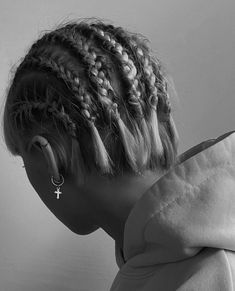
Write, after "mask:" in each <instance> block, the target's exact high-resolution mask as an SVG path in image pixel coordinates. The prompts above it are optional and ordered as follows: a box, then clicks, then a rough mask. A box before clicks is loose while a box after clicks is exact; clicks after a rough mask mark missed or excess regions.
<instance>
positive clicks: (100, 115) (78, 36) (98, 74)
mask: <svg viewBox="0 0 235 291" xmlns="http://www.w3.org/2000/svg"><path fill="white" fill-rule="evenodd" d="M3 126H4V137H5V141H6V144H7V147H8V149H9V150H10V152H11V153H12V154H13V155H20V146H19V143H22V142H23V146H24V148H25V149H27V150H28V148H27V145H28V143H27V142H28V141H30V139H31V138H32V137H33V135H35V134H41V135H43V136H45V137H46V138H48V140H49V142H51V143H52V146H53V150H54V152H55V156H56V159H57V162H58V165H59V169H60V171H61V173H63V174H64V175H66V173H68V172H69V171H72V172H73V173H79V174H80V175H82V174H83V173H84V172H89V171H91V170H92V169H93V168H94V167H95V168H96V169H97V170H98V171H100V173H102V174H103V175H107V176H110V175H111V176H115V175H119V174H122V173H124V172H126V171H129V172H130V171H131V172H133V173H140V172H142V171H144V170H147V169H151V170H154V169H157V168H163V169H169V168H170V167H171V166H172V165H173V164H174V162H175V158H176V155H177V145H178V134H177V130H176V127H175V124H174V121H173V118H172V113H171V105H170V99H169V93H168V90H167V78H166V76H165V75H164V73H163V70H162V66H161V64H160V61H159V60H155V59H154V58H153V57H152V56H151V53H150V49H149V47H148V45H147V44H146V42H145V41H144V40H143V39H142V38H141V37H140V36H139V35H137V34H131V33H129V32H127V31H125V30H124V29H123V28H121V27H114V26H113V25H110V24H104V23H103V22H101V21H90V22H85V21H84V22H83V21H82V22H76V21H72V22H69V23H67V24H65V25H62V26H60V27H57V28H56V29H55V30H53V31H50V32H47V33H45V34H44V35H43V36H42V37H41V38H39V39H38V40H37V41H36V42H35V43H34V44H33V45H32V46H31V47H30V49H29V50H28V52H27V54H26V55H25V57H24V58H23V59H22V60H21V63H20V64H19V66H18V67H17V68H16V71H15V72H14V76H13V78H12V81H11V84H10V86H9V90H8V92H7V98H6V103H5V110H4V122H3ZM55 129H56V130H55Z"/></svg>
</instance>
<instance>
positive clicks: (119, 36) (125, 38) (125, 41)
mask: <svg viewBox="0 0 235 291" xmlns="http://www.w3.org/2000/svg"><path fill="white" fill-rule="evenodd" d="M96 26H98V27H99V29H103V30H105V31H106V33H107V32H110V33H112V34H113V35H114V36H115V39H116V40H117V41H118V42H119V43H120V44H121V45H122V46H124V47H125V48H126V49H127V51H128V52H130V54H131V56H132V58H133V60H134V61H135V64H136V67H137V76H136V78H138V79H139V81H141V82H139V85H140V89H141V95H140V96H139V98H137V99H136V98H132V100H131V101H129V104H132V105H133V106H135V107H136V108H137V110H136V111H139V112H140V115H142V116H143V109H144V110H145V112H146V113H147V110H146V109H148V107H150V109H151V106H149V105H148V104H147V105H148V107H147V106H146V105H145V98H146V96H148V95H149V93H151V89H150V90H148V91H150V92H148V91H147V90H146V89H148V88H146V83H147V85H148V84H149V83H150V82H151V81H150V82H149V78H150V79H151V80H152V82H154V81H155V76H154V74H153V75H152V76H149V72H150V71H151V70H150V69H149V68H148V70H146V67H145V64H146V61H144V62H143V60H142V56H141V58H140V56H139V54H138V53H139V51H138V49H139V48H138V45H137V43H136V42H135V41H134V40H133V38H134V37H133V36H130V35H128V34H127V32H125V31H124V30H123V29H122V28H121V27H117V28H116V27H114V26H113V25H105V24H103V23H99V24H98V25H96ZM143 46H144V45H143ZM144 48H145V50H148V49H147V47H146V46H144ZM143 55H144V54H143ZM143 68H144V69H143ZM146 71H147V74H146ZM152 85H154V84H152ZM149 87H150V86H149ZM146 91H147V92H146ZM150 105H151V104H150ZM146 115H148V114H146ZM141 123H142V124H140V127H141V128H142V135H143V136H144V138H143V140H144V141H145V152H146V156H145V159H144V156H143V155H142V157H143V159H144V161H143V163H144V164H145V163H146V161H147V160H148V158H149V156H150V154H151V150H150V148H149V146H148V145H149V144H150V143H151V138H152V139H153V142H152V144H153V146H152V148H153V149H152V151H153V153H154V152H156V154H155V155H156V156H158V155H161V154H162V151H163V150H161V149H162V144H161V140H160V136H159V133H158V131H157V133H155V134H152V135H151V136H150V133H149V129H148V127H147V124H146V122H145V119H144V120H143V119H142V120H141ZM157 129H158V128H157ZM155 136H156V137H157V138H156V137H155ZM154 137H155V139H154ZM154 141H155V143H154Z"/></svg>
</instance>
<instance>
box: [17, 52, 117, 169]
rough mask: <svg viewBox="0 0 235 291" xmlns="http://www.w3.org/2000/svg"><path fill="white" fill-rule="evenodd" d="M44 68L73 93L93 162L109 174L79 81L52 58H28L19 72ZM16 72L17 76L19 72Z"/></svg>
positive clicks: (82, 87) (102, 146)
mask: <svg viewBox="0 0 235 291" xmlns="http://www.w3.org/2000/svg"><path fill="white" fill-rule="evenodd" d="M28 67H30V68H32V67H36V68H42V69H43V68H46V69H47V70H48V69H49V70H50V71H51V72H52V73H54V74H55V75H56V76H57V77H58V78H60V79H61V80H63V81H64V82H65V84H66V85H67V86H68V87H69V88H70V90H71V91H72V92H73V95H74V97H75V99H76V101H77V102H78V103H79V104H80V106H79V107H80V108H79V107H78V108H79V109H80V112H81V114H82V115H83V117H84V120H85V121H86V122H87V124H88V126H89V128H90V129H91V135H92V138H93V142H94V151H95V161H96V164H98V165H99V167H100V169H101V171H102V172H103V173H111V172H112V169H111V163H112V161H111V158H110V157H109V155H108V153H107V151H106V149H105V147H104V144H103V142H102V140H101V137H100V135H99V133H98V130H97V128H96V126H95V125H94V122H95V119H96V117H95V116H93V115H92V114H91V108H90V104H89V102H90V100H91V97H90V95H89V93H88V92H87V91H86V90H85V88H84V86H82V84H81V81H80V79H79V78H78V76H77V75H75V74H74V73H73V72H71V71H70V70H67V69H66V68H65V67H64V66H63V65H61V64H57V62H56V61H54V60H53V59H52V58H50V59H48V58H45V57H41V56H38V57H36V56H31V57H30V56H28V57H27V59H26V60H25V61H24V64H22V65H21V68H20V71H22V70H23V69H25V68H28ZM20 71H19V70H18V71H17V74H19V72H20Z"/></svg>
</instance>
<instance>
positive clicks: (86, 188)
mask: <svg viewBox="0 0 235 291" xmlns="http://www.w3.org/2000/svg"><path fill="white" fill-rule="evenodd" d="M21 157H22V159H23V162H24V165H25V170H26V173H27V176H28V179H29V181H30V183H31V184H32V186H33V188H34V189H35V191H36V192H37V194H38V195H39V197H40V198H41V200H42V201H43V202H44V204H45V205H46V206H47V207H48V208H49V210H50V211H51V212H52V213H53V214H54V215H55V216H56V217H57V218H58V219H59V220H60V221H61V222H62V223H63V224H64V225H66V226H67V227H68V228H69V229H70V230H71V231H73V232H75V233H77V234H79V235H85V234H89V233H92V232H93V231H95V230H97V229H98V228H100V227H101V228H102V229H103V230H104V231H105V232H106V233H107V234H108V235H110V236H111V237H112V238H113V239H114V240H115V241H116V243H117V244H118V245H119V246H120V247H121V248H122V247H123V235H124V228H125V222H126V220H127V218H128V215H129V214H130V211H131V209H132V208H133V206H134V204H135V203H136V202H137V200H138V199H139V198H140V197H141V196H142V195H143V194H144V193H145V192H146V190H147V189H149V188H150V187H151V186H152V185H153V184H154V183H155V182H156V181H157V180H158V179H159V177H160V176H161V175H162V174H163V173H157V172H152V171H146V172H144V173H143V174H142V175H141V176H136V175H131V174H126V175H123V176H122V177H115V178H114V179H112V180H109V179H108V178H107V177H104V176H101V175H100V174H99V173H97V172H93V173H92V174H90V175H89V176H87V177H86V179H85V181H84V183H83V184H82V185H78V183H77V178H75V177H74V176H73V175H70V176H68V177H66V179H65V181H64V184H63V185H62V186H61V191H62V194H61V196H60V198H59V199H56V194H55V193H54V191H55V190H56V187H55V186H54V185H53V184H52V182H51V176H52V175H53V176H54V177H55V180H57V181H59V172H58V166H57V164H56V160H55V156H54V154H53V149H52V146H51V145H50V143H49V142H48V141H47V139H45V138H44V137H42V136H35V137H34V138H33V139H32V141H31V148H30V150H29V151H27V152H25V151H24V150H23V147H22V150H21Z"/></svg>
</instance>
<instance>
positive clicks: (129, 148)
mask: <svg viewBox="0 0 235 291" xmlns="http://www.w3.org/2000/svg"><path fill="white" fill-rule="evenodd" d="M70 28H71V26H70ZM72 28H73V30H74V28H76V32H77V34H80V33H81V32H84V26H72ZM85 28H87V26H85ZM88 32H89V33H88ZM91 32H93V30H91V29H89V30H88V31H86V33H85V34H83V36H84V37H86V36H87V35H91ZM67 34H68V33H67ZM67 34H66V35H67ZM67 43H68V42H67ZM70 43H72V41H70ZM72 47H73V48H75V47H76V44H74V43H73V44H72ZM88 47H89V46H88V44H87V45H86V51H88ZM80 53H81V52H80ZM88 54H89V52H88ZM92 61H93V62H92V64H93V65H95V64H96V63H95V61H94V53H93V60H92ZM91 72H92V74H93V76H94V78H96V77H97V75H98V70H97V68H94V67H93V68H92V69H91ZM99 76H100V77H101V78H105V75H104V72H102V71H101V72H100V74H99ZM105 79H106V78H105ZM100 83H101V81H100ZM106 84H107V82H106ZM98 85H100V84H98ZM108 86H109V89H110V90H112V91H113V89H112V86H111V84H110V83H109V84H108ZM102 91H103V92H105V95H106V93H107V91H106V90H102ZM113 92H114V91H113ZM102 99H103V98H102ZM101 102H102V100H101ZM106 105H107V112H108V116H109V117H113V119H114V120H116V122H117V124H118V126H119V131H120V134H121V137H122V141H123V145H124V149H125V153H126V157H127V160H128V162H129V164H130V166H131V168H132V169H133V170H134V171H136V172H138V168H137V164H136V157H135V152H134V151H135V150H136V148H137V145H136V141H135V139H134V137H133V136H132V134H131V133H130V131H129V130H128V128H127V127H126V126H125V124H124V123H123V121H122V120H121V118H120V115H119V114H118V113H117V103H112V102H111V101H110V104H106ZM108 105H109V106H108Z"/></svg>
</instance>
